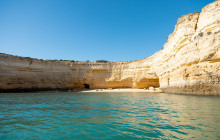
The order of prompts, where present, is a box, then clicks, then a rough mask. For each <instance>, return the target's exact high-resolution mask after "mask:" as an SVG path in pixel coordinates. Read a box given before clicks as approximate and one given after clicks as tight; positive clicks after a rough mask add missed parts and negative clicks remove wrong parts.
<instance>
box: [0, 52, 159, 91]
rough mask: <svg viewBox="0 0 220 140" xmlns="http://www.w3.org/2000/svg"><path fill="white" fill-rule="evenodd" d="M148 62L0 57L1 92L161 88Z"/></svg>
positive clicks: (1, 55)
mask: <svg viewBox="0 0 220 140" xmlns="http://www.w3.org/2000/svg"><path fill="white" fill-rule="evenodd" d="M149 59H150V58H149ZM145 61H146V60H139V61H133V62H103V63H101V62H100V63H97V62H68V61H67V62H66V61H44V60H37V59H31V58H23V57H16V56H12V55H6V54H0V66H1V67H0V77H1V78H0V89H1V91H3V92H5V91H28V90H29V91H32V90H72V89H80V88H83V87H84V84H88V85H89V86H90V88H148V87H149V86H154V87H159V78H158V77H157V75H156V74H155V72H154V71H153V70H152V68H151V67H150V64H151V63H149V62H148V61H146V62H145Z"/></svg>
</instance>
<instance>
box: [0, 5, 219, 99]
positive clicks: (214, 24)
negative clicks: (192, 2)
mask: <svg viewBox="0 0 220 140" xmlns="http://www.w3.org/2000/svg"><path fill="white" fill-rule="evenodd" d="M219 31H220V1H215V2H213V3H211V4H209V5H207V6H206V7H204V8H203V9H202V12H201V13H199V12H196V13H192V14H188V15H185V16H182V17H180V18H179V20H178V22H177V24H176V26H175V30H174V32H173V33H172V34H171V35H170V36H169V38H168V41H167V42H166V44H165V45H164V48H163V49H162V50H161V51H159V52H157V53H155V54H154V55H153V56H151V57H149V58H147V59H143V60H138V61H130V62H105V63H104V62H103V63H96V62H66V61H46V60H37V59H31V58H23V57H16V56H11V55H6V54H0V90H1V91H3V92H4V91H21V90H53V89H55V90H57V89H61V90H71V89H78V88H83V84H88V85H89V86H90V87H91V88H148V87H150V86H153V87H159V86H160V88H161V89H162V91H163V92H167V93H180V94H197V95H198V94H202V95H220V34H219Z"/></svg>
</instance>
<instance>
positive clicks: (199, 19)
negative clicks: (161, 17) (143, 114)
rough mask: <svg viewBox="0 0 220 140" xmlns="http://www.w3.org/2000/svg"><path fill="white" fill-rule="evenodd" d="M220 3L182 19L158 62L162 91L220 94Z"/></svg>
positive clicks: (157, 71) (156, 66) (214, 3)
mask: <svg viewBox="0 0 220 140" xmlns="http://www.w3.org/2000/svg"><path fill="white" fill-rule="evenodd" d="M219 31H220V1H215V2H213V3H211V4H209V5H207V6H206V7H204V8H203V9H202V12H201V13H192V14H188V15H185V16H182V17H180V18H179V20H178V22H177V25H176V27H175V31H174V32H173V33H172V34H171V35H170V36H169V39H168V41H167V43H166V44H165V45H164V49H163V50H162V51H161V52H159V53H160V55H159V57H157V58H156V59H155V61H154V62H155V63H156V65H155V66H154V67H155V68H157V69H156V73H157V75H158V76H159V79H160V87H161V89H162V91H164V92H168V93H183V94H203V95H220V63H219V62H220V34H219Z"/></svg>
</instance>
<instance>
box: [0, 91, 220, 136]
mask: <svg viewBox="0 0 220 140" xmlns="http://www.w3.org/2000/svg"><path fill="white" fill-rule="evenodd" d="M219 121H220V97H214V96H186V95H174V94H163V93H160V94H158V93H70V92H66V93H64V92H63V93H7V94H6V93H1V94H0V139H28V140H29V139H36V140H37V139H41V140H44V139H45V140H48V139H62V140H64V139H77V140H79V139H82V140H85V139H123V138H124V139H220V123H219Z"/></svg>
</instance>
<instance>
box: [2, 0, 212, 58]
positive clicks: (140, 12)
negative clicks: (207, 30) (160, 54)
mask: <svg viewBox="0 0 220 140" xmlns="http://www.w3.org/2000/svg"><path fill="white" fill-rule="evenodd" d="M213 1H214V0H0V52H1V53H7V54H12V55H18V56H25V57H33V58H42V59H67V60H78V61H86V60H90V61H95V60H99V59H104V60H108V61H130V60H138V59H143V58H147V57H149V56H151V55H153V54H154V53H155V52H156V51H159V50H161V49H162V48H163V45H164V43H165V42H166V40H167V37H168V36H169V34H170V33H172V32H173V30H174V27H175V24H176V22H177V19H178V18H179V17H180V16H182V15H185V14H189V13H193V12H196V11H199V12H200V11H201V9H202V8H203V7H204V6H205V5H207V4H209V3H211V2H213Z"/></svg>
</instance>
